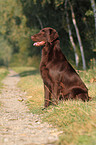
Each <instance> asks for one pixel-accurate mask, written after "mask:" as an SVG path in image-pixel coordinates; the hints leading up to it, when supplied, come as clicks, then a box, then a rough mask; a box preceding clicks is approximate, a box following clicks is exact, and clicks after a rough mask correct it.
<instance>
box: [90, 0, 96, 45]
mask: <svg viewBox="0 0 96 145" xmlns="http://www.w3.org/2000/svg"><path fill="white" fill-rule="evenodd" d="M90 1H91V6H92V9H93V13H94V19H95V47H96V5H95V0H90Z"/></svg>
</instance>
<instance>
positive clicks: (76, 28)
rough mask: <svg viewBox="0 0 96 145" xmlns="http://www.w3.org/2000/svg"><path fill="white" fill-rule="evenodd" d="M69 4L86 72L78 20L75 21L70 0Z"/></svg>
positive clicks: (84, 67)
mask: <svg viewBox="0 0 96 145" xmlns="http://www.w3.org/2000/svg"><path fill="white" fill-rule="evenodd" d="M68 2H69V5H70V9H71V14H72V21H73V24H74V27H75V31H76V34H77V38H78V42H79V46H80V51H81V57H82V62H83V69H84V70H85V69H86V63H85V57H84V51H83V45H82V41H81V37H80V33H79V29H78V27H77V24H76V19H75V14H74V11H73V7H72V4H71V2H70V0H68Z"/></svg>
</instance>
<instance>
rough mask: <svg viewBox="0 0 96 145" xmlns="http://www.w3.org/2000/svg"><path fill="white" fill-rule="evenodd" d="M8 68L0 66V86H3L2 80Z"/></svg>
mask: <svg viewBox="0 0 96 145" xmlns="http://www.w3.org/2000/svg"><path fill="white" fill-rule="evenodd" d="M7 74H8V69H6V68H3V67H1V68H0V88H1V87H2V86H3V84H2V80H3V79H4V78H5V77H6V76H7Z"/></svg>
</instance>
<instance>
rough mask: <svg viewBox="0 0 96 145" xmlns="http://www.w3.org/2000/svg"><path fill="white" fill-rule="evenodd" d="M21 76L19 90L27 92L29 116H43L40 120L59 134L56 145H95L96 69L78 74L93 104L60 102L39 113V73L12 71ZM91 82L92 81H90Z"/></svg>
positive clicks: (40, 85)
mask: <svg viewBox="0 0 96 145" xmlns="http://www.w3.org/2000/svg"><path fill="white" fill-rule="evenodd" d="M13 69H14V70H15V71H16V72H18V73H19V74H20V76H21V81H20V82H19V84H18V86H19V87H21V89H22V90H23V91H26V92H27V95H26V97H27V101H26V104H27V105H28V106H29V109H30V111H31V112H32V113H36V114H42V115H41V116H42V120H43V121H47V122H48V123H49V124H52V125H53V126H54V127H56V128H58V130H62V131H63V133H62V134H61V135H60V138H59V141H58V143H57V144H59V145H69V144H73V145H81V144H82V145H95V144H96V82H95V81H94V76H95V74H96V69H94V70H87V71H79V74H80V76H81V78H82V80H83V81H84V82H85V84H86V85H87V87H88V88H89V96H92V98H93V100H92V101H90V102H82V101H79V100H78V101H72V100H70V101H63V102H62V101H61V102H59V104H58V105H57V106H54V105H51V106H49V107H48V108H47V109H45V110H42V108H43V104H44V94H43V83H42V79H41V76H40V73H39V71H38V70H37V69H35V68H32V67H20V68H13ZM92 79H93V81H91V80H92Z"/></svg>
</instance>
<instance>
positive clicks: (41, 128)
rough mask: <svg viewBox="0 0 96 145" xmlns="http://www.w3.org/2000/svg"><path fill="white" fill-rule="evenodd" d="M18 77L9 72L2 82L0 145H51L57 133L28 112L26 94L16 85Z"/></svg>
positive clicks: (56, 138)
mask: <svg viewBox="0 0 96 145" xmlns="http://www.w3.org/2000/svg"><path fill="white" fill-rule="evenodd" d="M19 81H20V76H19V75H18V74H17V73H15V72H14V71H13V70H10V73H9V74H8V76H7V77H6V78H5V79H4V80H3V84H4V87H3V88H2V89H1V92H2V93H1V94H0V102H1V104H2V105H1V107H0V145H47V144H49V145H53V144H56V141H57V140H58V135H59V132H58V130H57V129H55V128H52V126H51V125H49V124H48V123H42V121H41V119H40V116H39V115H34V114H32V113H30V112H29V110H28V107H27V106H26V104H25V101H24V99H25V97H24V96H25V95H26V92H22V91H21V90H20V89H19V88H18V87H17V83H18V82H19Z"/></svg>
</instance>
